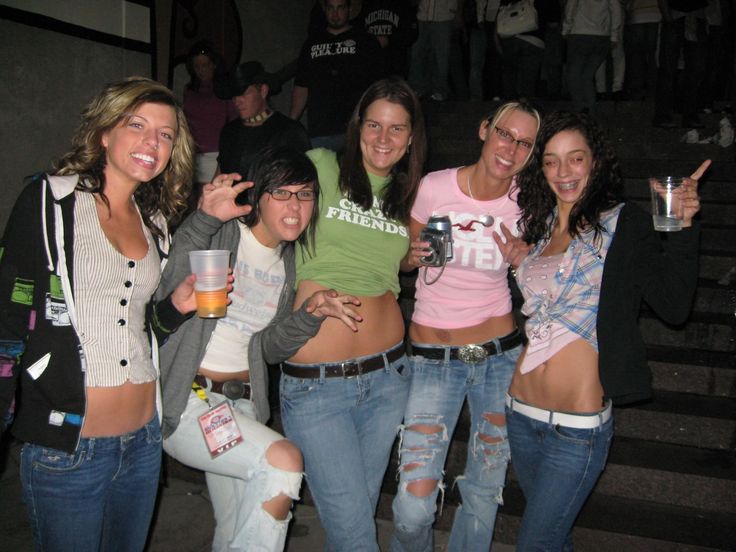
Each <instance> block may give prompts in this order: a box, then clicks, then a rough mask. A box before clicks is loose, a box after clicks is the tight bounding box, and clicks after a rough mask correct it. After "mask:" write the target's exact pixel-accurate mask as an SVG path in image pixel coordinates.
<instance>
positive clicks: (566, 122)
mask: <svg viewBox="0 0 736 552" xmlns="http://www.w3.org/2000/svg"><path fill="white" fill-rule="evenodd" d="M565 130H572V131H577V132H579V133H580V134H581V135H582V136H583V138H584V139H585V141H586V142H587V144H588V146H589V147H590V150H591V152H592V154H593V166H592V168H591V171H590V176H589V177H588V185H587V186H586V188H585V191H584V192H583V195H582V196H581V197H580V199H579V200H578V201H577V203H575V205H574V206H573V208H572V211H571V212H570V220H569V226H568V231H569V232H570V235H571V236H572V237H573V238H575V237H579V236H580V234H581V233H582V232H585V233H587V232H589V231H591V230H592V231H594V232H595V237H596V239H597V237H598V235H599V234H600V232H601V229H602V228H601V225H600V215H601V213H602V212H603V211H606V210H608V209H610V208H612V207H613V206H615V205H617V204H618V203H620V202H621V199H622V197H623V180H622V178H621V171H620V168H619V163H618V158H617V157H616V152H615V151H614V149H613V147H612V146H611V144H610V143H609V141H608V140H607V138H606V136H605V134H604V132H603V129H602V128H601V127H600V126H599V125H598V123H596V122H595V120H593V118H591V117H590V116H589V115H587V114H585V113H570V112H566V111H556V112H553V113H550V114H549V115H547V116H546V117H544V119H543V120H542V126H541V127H540V129H539V134H538V135H537V142H536V144H535V146H534V151H533V153H532V157H531V160H530V162H529V164H528V165H527V166H526V167H525V168H524V170H523V171H522V172H521V173H519V176H518V184H519V195H518V198H517V201H518V204H519V208H520V209H521V213H522V214H521V218H520V219H519V222H518V227H519V229H520V230H521V231H522V233H523V236H524V240H525V241H526V242H527V243H535V242H537V241H539V240H540V239H542V238H545V237H547V236H549V234H550V232H551V228H550V226H549V223H548V218H549V215H550V214H551V213H552V212H553V210H554V208H555V206H556V205H557V201H556V198H555V194H554V192H552V190H551V189H550V186H549V184H548V183H547V179H546V178H545V176H544V172H543V171H542V167H543V165H542V162H543V156H544V150H545V148H546V147H547V143H548V142H549V141H550V140H551V139H552V138H553V137H554V136H555V135H557V134H558V133H560V132H562V131H565Z"/></svg>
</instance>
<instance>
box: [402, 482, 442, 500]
mask: <svg viewBox="0 0 736 552" xmlns="http://www.w3.org/2000/svg"><path fill="white" fill-rule="evenodd" d="M437 483H438V482H437V481H435V480H434V479H418V480H417V481H411V482H409V483H408V484H407V485H406V491H407V492H408V493H410V494H413V495H414V496H419V497H424V496H429V495H431V494H432V492H434V490H435V489H436V488H437Z"/></svg>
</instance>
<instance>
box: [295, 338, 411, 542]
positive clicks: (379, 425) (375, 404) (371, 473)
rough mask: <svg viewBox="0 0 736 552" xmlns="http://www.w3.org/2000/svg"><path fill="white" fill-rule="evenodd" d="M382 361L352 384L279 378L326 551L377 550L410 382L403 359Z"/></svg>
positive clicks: (341, 380)
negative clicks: (382, 499)
mask: <svg viewBox="0 0 736 552" xmlns="http://www.w3.org/2000/svg"><path fill="white" fill-rule="evenodd" d="M384 352H385V351H384ZM356 360H361V359H360V358H359V359H356ZM384 362H385V367H384V368H383V369H380V370H375V371H373V372H370V373H367V374H364V375H361V376H356V377H351V378H340V377H332V378H327V377H322V378H298V377H293V376H289V375H286V374H282V375H281V418H282V422H283V425H284V433H285V434H286V436H287V437H288V438H289V439H290V440H291V441H292V442H293V443H294V444H295V445H297V446H298V447H299V449H300V450H301V451H302V455H303V456H304V471H305V475H306V480H307V483H308V485H309V490H310V492H311V493H312V497H313V498H314V503H315V505H316V506H317V511H318V513H319V517H320V520H321V522H322V527H323V528H324V530H325V533H326V536H327V544H326V550H329V551H335V552H345V551H348V550H349V551H350V552H358V551H361V552H362V551H370V552H378V542H377V538H376V524H375V521H374V516H375V512H376V506H377V504H378V497H379V494H380V491H381V483H382V481H383V476H384V474H385V473H386V467H387V466H388V461H389V458H390V455H391V447H392V445H393V443H394V440H395V439H396V434H397V432H398V429H399V425H400V424H401V417H402V416H403V415H404V406H405V405H406V398H407V396H408V394H409V385H410V382H411V371H410V367H409V361H408V359H407V358H406V356H402V357H401V358H399V359H398V360H396V361H394V362H392V363H388V362H387V361H385V358H384ZM300 366H304V367H305V368H306V367H315V366H320V365H319V364H311V365H300Z"/></svg>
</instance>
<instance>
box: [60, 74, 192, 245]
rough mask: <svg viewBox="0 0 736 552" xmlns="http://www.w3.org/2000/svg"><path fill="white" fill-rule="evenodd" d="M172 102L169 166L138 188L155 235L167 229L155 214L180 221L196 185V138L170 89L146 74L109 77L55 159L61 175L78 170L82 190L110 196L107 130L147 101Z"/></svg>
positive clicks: (171, 221) (140, 204)
mask: <svg viewBox="0 0 736 552" xmlns="http://www.w3.org/2000/svg"><path fill="white" fill-rule="evenodd" d="M146 103H155V104H163V105H168V106H170V107H172V108H173V109H174V112H175V113H176V121H177V129H176V137H175V138H174V144H173V148H172V151H171V158H170V159H169V162H168V164H167V165H166V168H165V169H164V170H163V172H162V173H161V174H160V175H158V176H157V177H156V178H154V179H153V180H150V181H149V182H143V183H141V185H140V186H139V187H138V189H137V190H136V192H135V200H136V203H137V204H138V207H139V209H140V211H141V214H142V215H143V220H144V222H145V224H146V226H147V227H148V228H149V229H150V230H151V231H152V232H153V233H154V234H156V235H158V236H161V235H162V231H161V229H160V228H158V226H157V225H156V223H155V222H154V218H156V217H158V216H159V214H160V215H161V216H163V218H164V219H165V220H166V223H167V224H168V225H172V224H176V222H177V221H178V220H179V219H180V217H181V216H182V214H183V213H184V212H185V210H186V208H187V200H188V197H189V195H190V193H191V189H192V175H193V165H194V163H193V156H194V140H193V139H192V135H191V133H190V131H189V125H187V120H186V117H185V116H184V111H183V110H182V108H181V106H180V105H179V103H178V102H177V101H176V99H175V98H174V95H173V94H172V92H171V90H169V89H168V88H166V87H165V86H164V85H163V84H161V83H158V82H156V81H153V80H151V79H147V78H144V77H129V78H127V79H124V80H121V81H117V82H113V83H110V84H108V85H106V86H105V88H103V89H102V91H100V93H99V94H97V96H95V98H93V99H92V101H91V102H90V103H89V104H88V105H87V107H86V108H85V109H84V111H83V112H82V120H81V122H80V124H79V127H77V130H76V132H75V133H74V136H73V138H72V149H71V150H70V151H69V152H68V153H67V154H66V155H64V156H63V157H62V158H61V159H59V160H58V161H57V162H56V163H55V164H54V172H55V174H59V175H68V174H79V176H80V178H79V184H78V185H77V189H78V190H82V191H85V192H96V193H99V194H100V196H101V197H102V199H103V201H105V203H107V197H106V196H105V173H104V170H105V165H106V162H107V161H106V159H107V158H106V150H105V148H104V146H103V145H102V137H103V135H104V134H105V133H106V132H108V131H110V130H112V129H113V128H115V127H116V126H117V125H118V124H120V123H121V122H125V121H127V120H128V119H129V118H130V117H131V116H132V115H133V113H135V112H136V110H137V109H138V108H139V107H140V106H141V105H143V104H146Z"/></svg>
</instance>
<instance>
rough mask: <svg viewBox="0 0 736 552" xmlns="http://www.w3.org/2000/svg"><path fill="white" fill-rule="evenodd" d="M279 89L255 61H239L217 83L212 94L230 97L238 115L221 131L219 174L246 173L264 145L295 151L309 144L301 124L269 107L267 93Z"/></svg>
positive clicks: (274, 76)
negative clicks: (237, 117)
mask: <svg viewBox="0 0 736 552" xmlns="http://www.w3.org/2000/svg"><path fill="white" fill-rule="evenodd" d="M280 90H281V83H280V82H279V80H278V78H277V77H276V75H274V74H272V73H268V72H266V71H265V70H264V68H263V65H261V63H260V62H258V61H248V62H246V63H242V64H240V65H238V66H237V67H236V68H235V69H234V70H233V72H232V73H231V74H230V75H229V76H228V78H227V79H226V80H224V81H222V82H220V83H218V84H217V85H216V87H215V94H216V95H217V96H218V97H219V98H222V99H232V101H233V103H234V104H235V109H236V110H237V111H238V114H239V115H240V118H239V119H236V120H234V121H231V122H229V123H228V124H226V125H225V126H224V127H223V128H222V131H221V132H220V155H219V156H218V158H217V163H218V167H219V168H218V174H219V173H231V172H239V173H241V174H242V175H245V172H247V170H248V167H249V166H250V164H251V162H252V160H253V159H254V158H255V156H256V154H257V153H258V152H260V151H261V150H262V149H263V148H265V147H267V146H289V147H291V148H294V149H296V150H298V151H307V150H308V149H309V148H310V142H309V137H308V136H307V132H306V131H305V130H304V127H303V126H302V125H301V124H300V123H299V122H297V121H294V120H292V119H290V118H289V117H287V116H286V115H283V114H282V113H279V112H278V111H273V110H272V109H271V108H270V107H269V105H268V97H269V96H270V95H271V94H277V93H278V92H279V91H280Z"/></svg>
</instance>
